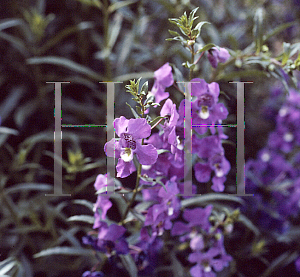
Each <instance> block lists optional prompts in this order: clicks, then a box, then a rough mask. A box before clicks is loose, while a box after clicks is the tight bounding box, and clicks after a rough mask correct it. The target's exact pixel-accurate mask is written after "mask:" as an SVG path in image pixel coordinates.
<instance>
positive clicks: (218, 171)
mask: <svg viewBox="0 0 300 277" xmlns="http://www.w3.org/2000/svg"><path fill="white" fill-rule="evenodd" d="M215 168H216V170H215V173H216V176H217V177H223V175H224V171H223V169H222V168H221V167H220V164H215Z"/></svg>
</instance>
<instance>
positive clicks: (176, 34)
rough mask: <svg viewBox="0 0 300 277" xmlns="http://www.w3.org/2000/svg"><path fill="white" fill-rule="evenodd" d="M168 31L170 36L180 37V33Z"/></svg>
mask: <svg viewBox="0 0 300 277" xmlns="http://www.w3.org/2000/svg"><path fill="white" fill-rule="evenodd" d="M168 31H169V33H170V35H172V36H175V37H177V36H180V34H179V33H178V32H175V31H172V30H168Z"/></svg>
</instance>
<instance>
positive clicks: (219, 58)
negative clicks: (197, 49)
mask: <svg viewBox="0 0 300 277" xmlns="http://www.w3.org/2000/svg"><path fill="white" fill-rule="evenodd" d="M207 58H208V60H209V62H210V64H211V66H212V67H213V68H216V67H217V66H218V63H225V62H226V61H227V60H228V59H229V58H230V54H229V53H228V51H227V50H226V49H225V48H221V47H220V48H219V49H218V48H217V47H213V48H211V49H210V50H209V51H208V53H207Z"/></svg>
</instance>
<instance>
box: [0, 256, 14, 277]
mask: <svg viewBox="0 0 300 277" xmlns="http://www.w3.org/2000/svg"><path fill="white" fill-rule="evenodd" d="M16 266H18V262H17V261H16V260H15V259H13V258H11V257H10V258H7V259H5V260H4V261H1V262H0V276H12V270H14V272H15V271H16V270H17V269H16V268H15V267H16ZM6 274H9V275H6Z"/></svg>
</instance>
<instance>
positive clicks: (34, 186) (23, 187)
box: [5, 183, 53, 194]
mask: <svg viewBox="0 0 300 277" xmlns="http://www.w3.org/2000/svg"><path fill="white" fill-rule="evenodd" d="M30 190H32V191H35V190H36V191H51V190H53V186H52V185H49V184H39V183H21V184H17V185H14V186H12V187H9V188H7V189H6V190H5V193H7V194H9V193H16V192H20V191H30Z"/></svg>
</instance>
